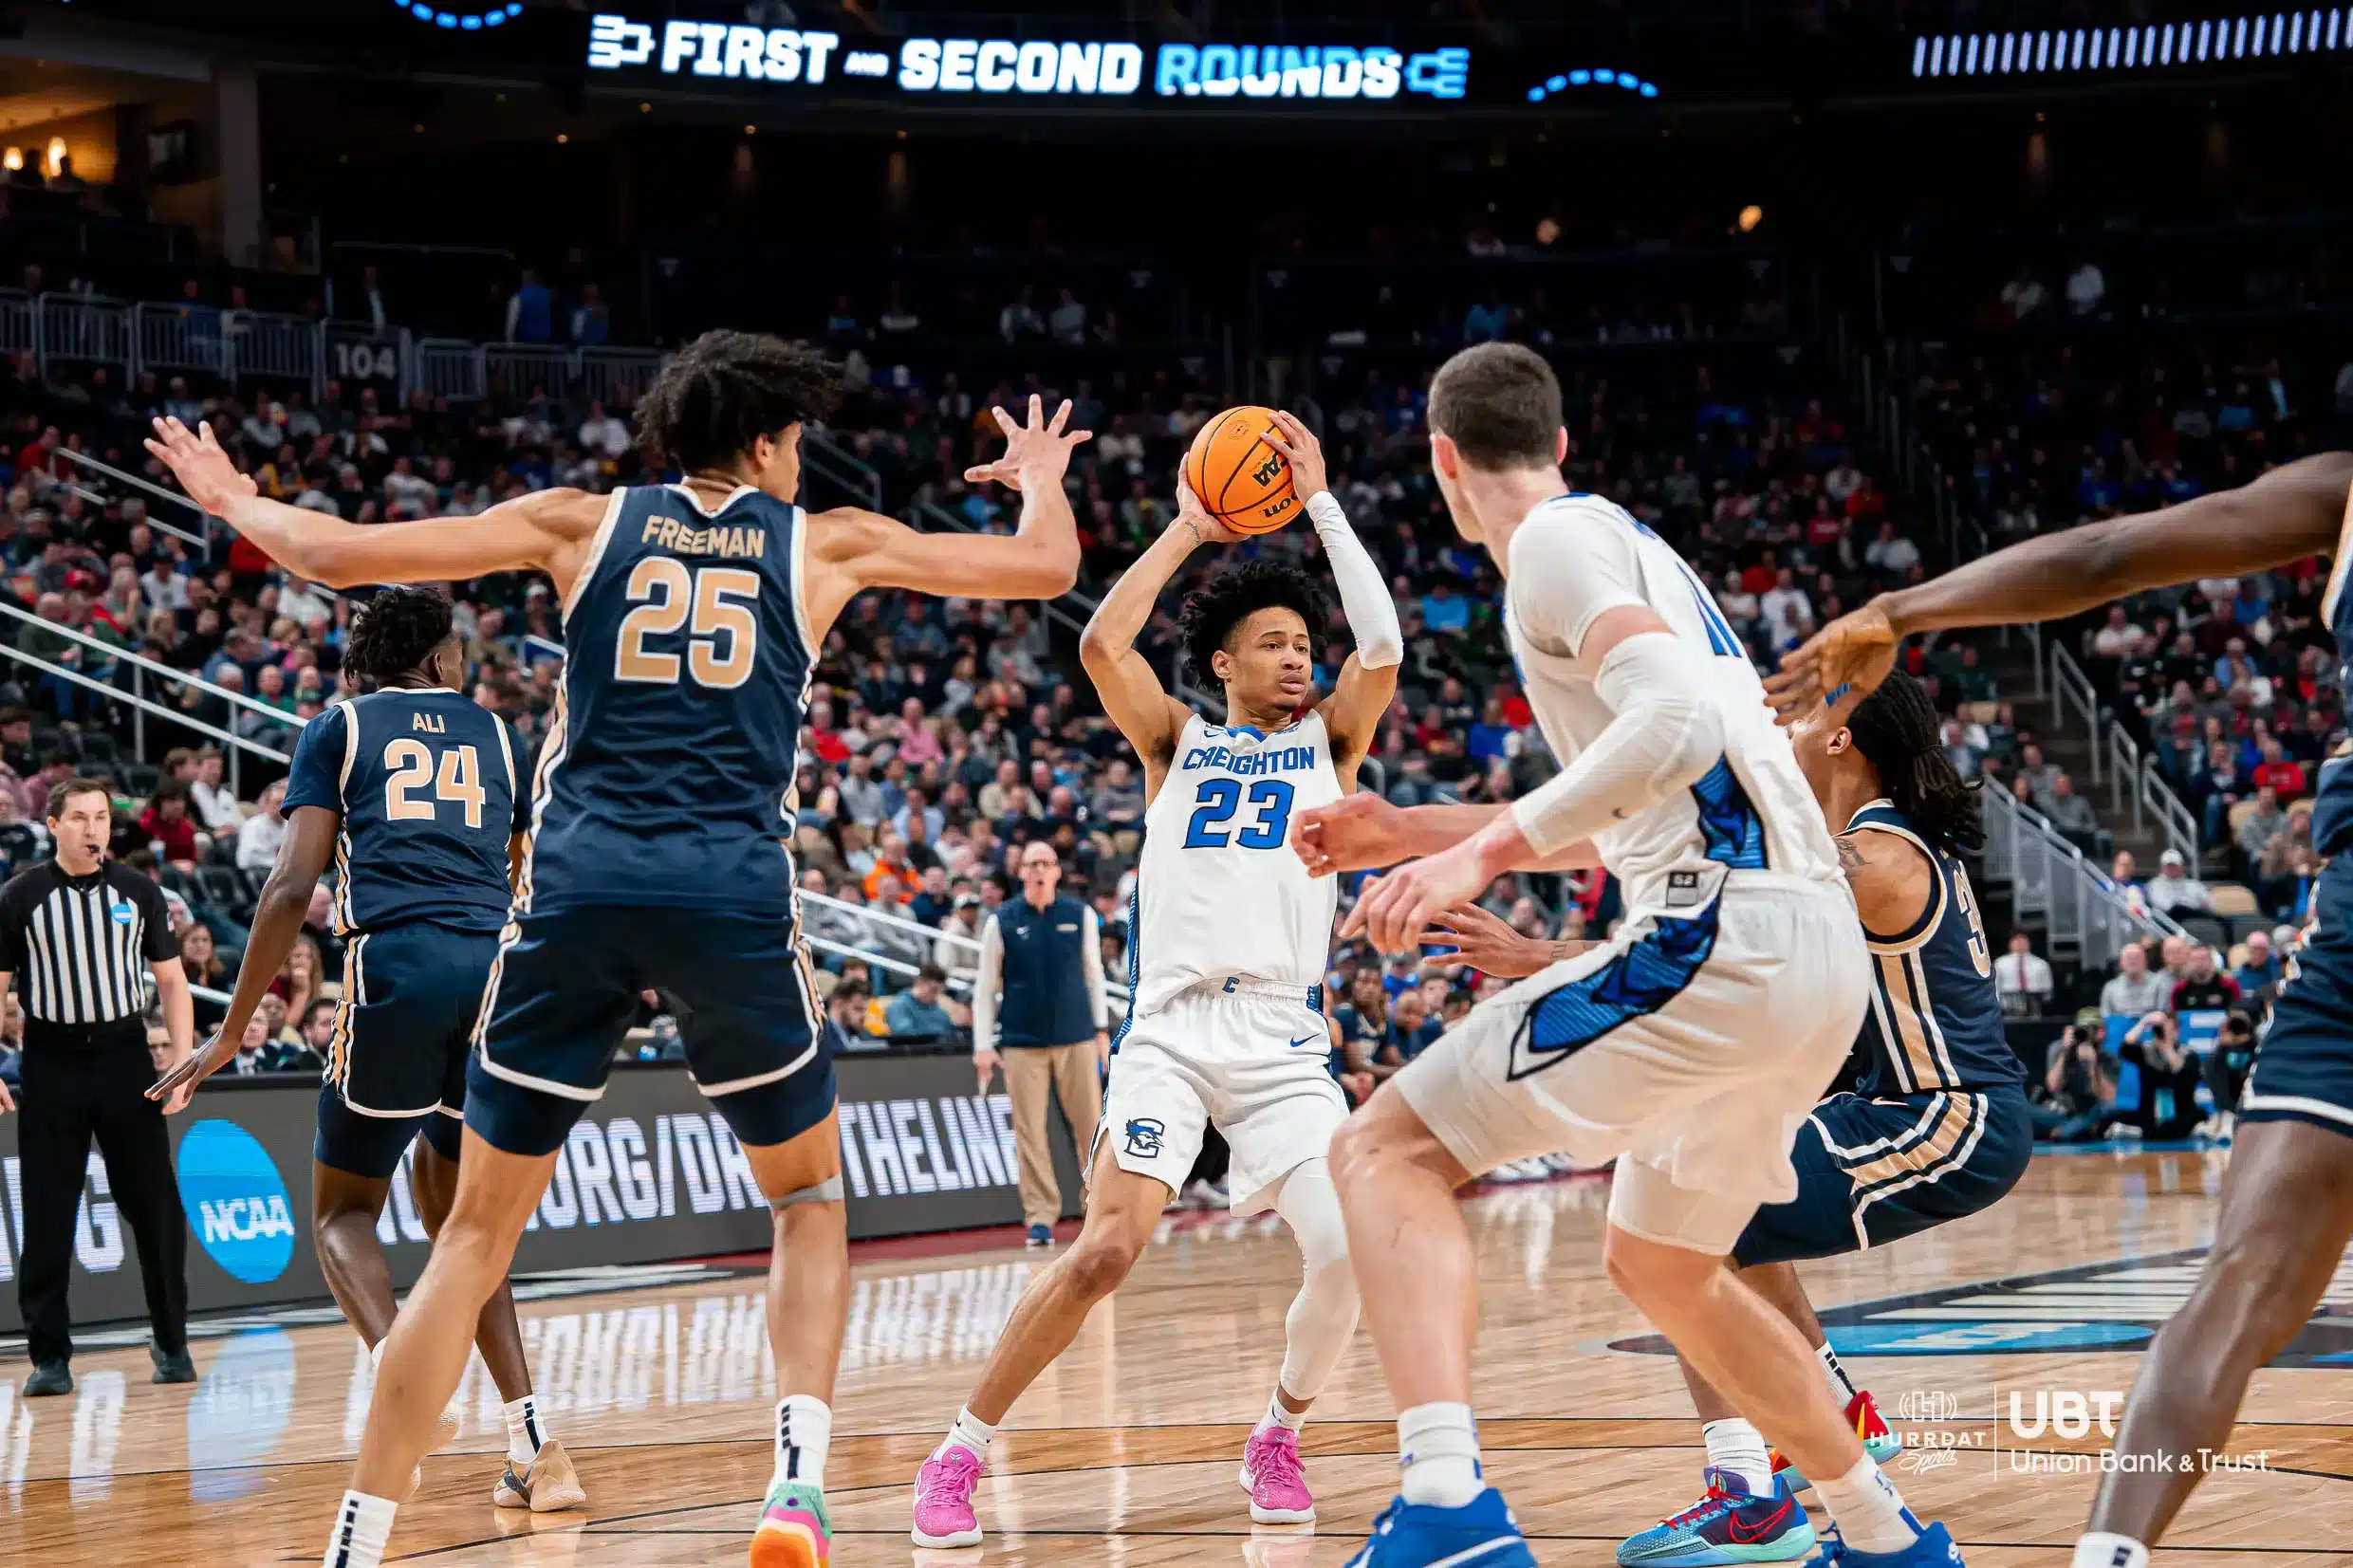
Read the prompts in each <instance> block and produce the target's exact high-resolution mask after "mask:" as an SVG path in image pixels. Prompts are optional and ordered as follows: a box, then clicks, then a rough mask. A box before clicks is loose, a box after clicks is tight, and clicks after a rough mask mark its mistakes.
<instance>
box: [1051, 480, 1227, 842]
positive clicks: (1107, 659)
mask: <svg viewBox="0 0 2353 1568" xmlns="http://www.w3.org/2000/svg"><path fill="white" fill-rule="evenodd" d="M1240 538H1241V536H1240V535H1239V534H1237V533H1235V532H1234V531H1233V530H1232V529H1231V528H1229V527H1227V526H1225V525H1223V524H1222V523H1219V522H1218V521H1217V520H1216V519H1215V518H1214V517H1212V516H1210V514H1209V513H1208V511H1206V510H1205V509H1204V508H1203V507H1202V506H1201V503H1200V502H1199V501H1198V500H1197V499H1195V496H1194V493H1193V491H1192V490H1191V489H1187V488H1186V485H1185V481H1184V476H1183V475H1181V474H1179V475H1178V476H1177V518H1176V521H1175V522H1173V523H1171V524H1169V526H1167V527H1166V528H1165V529H1163V530H1161V533H1160V537H1159V538H1158V539H1156V540H1154V541H1153V542H1152V547H1151V548H1150V549H1147V550H1146V551H1144V553H1143V554H1142V555H1141V556H1139V557H1138V558H1137V560H1136V563H1135V564H1134V565H1132V566H1130V567H1128V569H1127V570H1126V571H1124V572H1121V574H1120V578H1119V581H1116V582H1114V583H1112V585H1111V591H1110V592H1109V593H1107V594H1105V595H1103V597H1102V603H1100V604H1098V605H1096V606H1095V614H1094V615H1093V616H1092V617H1091V618H1089V619H1088V620H1087V623H1086V630H1085V631H1084V632H1083V633H1081V634H1080V635H1079V662H1080V663H1081V664H1082V665H1084V666H1085V668H1086V676H1087V679H1089V680H1091V681H1093V682H1094V683H1095V692H1096V694H1097V695H1099V696H1101V697H1102V705H1103V711H1104V712H1106V713H1108V714H1110V715H1111V722H1112V723H1113V724H1116V725H1118V726H1119V727H1120V733H1121V734H1122V735H1124V736H1126V737H1127V744H1128V745H1130V746H1132V747H1135V748H1136V755H1137V756H1139V757H1140V758H1142V759H1143V765H1144V799H1145V800H1146V801H1149V800H1151V799H1152V798H1153V797H1154V796H1156V795H1158V793H1159V792H1160V779H1161V776H1162V775H1163V774H1164V773H1165V772H1167V770H1168V764H1169V759H1170V758H1171V757H1172V756H1173V755H1175V753H1176V749H1177V736H1178V735H1180V734H1182V733H1184V728H1185V720H1186V719H1187V718H1189V717H1191V716H1192V711H1193V710H1191V709H1189V708H1187V707H1186V706H1185V705H1184V704H1183V703H1181V702H1178V701H1177V699H1176V698H1175V697H1172V696H1170V695H1169V694H1168V689H1167V688H1166V687H1164V686H1162V685H1161V684H1160V677H1159V676H1158V674H1157V673H1154V671H1153V668H1152V666H1151V665H1150V664H1149V663H1147V662H1146V661H1145V659H1144V656H1143V655H1141V654H1139V653H1138V652H1136V638H1137V637H1138V636H1139V635H1140V634H1141V633H1142V631H1143V629H1144V623H1145V622H1146V621H1148V620H1150V619H1151V618H1152V607H1153V606H1154V605H1156V604H1158V602H1159V601H1160V590H1161V589H1163V588H1165V587H1167V586H1168V581H1169V579H1171V578H1173V577H1175V576H1176V575H1177V568H1178V567H1180V566H1182V565H1183V564H1184V563H1185V562H1186V561H1187V559H1189V558H1190V557H1191V556H1192V554H1193V552H1194V551H1195V550H1197V549H1199V548H1200V547H1201V546H1202V545H1204V544H1233V543H1234V542H1236V541H1237V540H1238V539H1240Z"/></svg>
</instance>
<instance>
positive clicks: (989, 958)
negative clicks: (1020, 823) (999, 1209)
mask: <svg viewBox="0 0 2353 1568" xmlns="http://www.w3.org/2000/svg"><path fill="white" fill-rule="evenodd" d="M1020 865H1021V896H1020V897H1018V898H1016V899H1013V900H1012V901H1011V902H1010V903H1007V904H1004V905H1001V906H999V907H998V910H997V912H996V913H994V914H992V915H991V916H990V917H989V920H988V922H987V924H985V925H984V926H983V927H982V928H981V932H980V973H979V975H978V976H977V977H975V979H974V980H973V1064H974V1065H975V1066H976V1067H977V1068H979V1070H980V1084H981V1088H982V1090H983V1091H986V1090H987V1088H988V1086H989V1074H990V1070H991V1068H994V1067H995V1066H997V1065H998V1064H999V1063H1000V1062H1002V1063H1003V1064H1004V1067H1005V1089H1006V1092H1007V1093H1008V1094H1009V1095H1010V1096H1011V1097H1012V1099H1013V1139H1014V1143H1015V1145H1016V1146H1017V1148H1018V1149H1019V1151H1020V1155H1021V1212H1022V1219H1023V1221H1024V1223H1026V1224H1027V1225H1028V1227H1029V1245H1031V1246H1051V1245H1053V1243H1054V1221H1055V1220H1056V1219H1058V1218H1060V1217H1061V1214H1062V1188H1061V1186H1060V1184H1059V1183H1058V1182H1057V1181H1056V1180H1055V1177H1054V1155H1053V1149H1052V1146H1051V1145H1050V1144H1048V1143H1047V1135H1046V1127H1047V1101H1048V1100H1049V1099H1053V1098H1059V1099H1060V1100H1061V1101H1062V1114H1063V1116H1064V1117H1065V1119H1066V1120H1067V1121H1068V1122H1069V1123H1070V1133H1071V1135H1072V1136H1073V1137H1074V1138H1076V1139H1077V1140H1078V1146H1079V1158H1080V1159H1081V1160H1082V1161H1084V1159H1085V1158H1086V1150H1087V1146H1088V1145H1089V1144H1091V1143H1092V1142H1094V1139H1095V1121H1096V1117H1097V1116H1099V1115H1100V1114H1101V1112H1102V1076H1101V1075H1102V1064H1103V1062H1104V1061H1106V1060H1108V1058H1109V1056H1110V1053H1111V1037H1110V1035H1109V1034H1108V1033H1106V1032H1105V1027H1106V1024H1107V1021H1108V1018H1109V1014H1108V1012H1107V1011H1106V1010H1105V1007H1104V1000H1103V972H1102V935H1101V932H1100V930H1099V927H1098V923H1097V921H1096V919H1095V912H1094V911H1093V910H1091V909H1089V908H1088V907H1087V906H1086V905H1085V904H1084V902H1083V901H1081V900H1079V899H1077V898H1073V897H1070V896H1069V895H1066V894H1059V893H1057V892H1056V891H1055V889H1056V887H1057V886H1058V885H1059V884H1060V883H1061V881H1062V861H1061V859H1060V858H1058V857H1057V856H1056V855H1055V854H1054V846H1053V845H1051V844H1049V843H1046V842H1044V841H1042V840H1041V841H1039V842H1035V843H1030V844H1027V845H1025V846H1023V848H1022V851H1021V861H1020ZM1000 991H1001V992H1002V996H1001V997H1000V994H999V993H1000Z"/></svg>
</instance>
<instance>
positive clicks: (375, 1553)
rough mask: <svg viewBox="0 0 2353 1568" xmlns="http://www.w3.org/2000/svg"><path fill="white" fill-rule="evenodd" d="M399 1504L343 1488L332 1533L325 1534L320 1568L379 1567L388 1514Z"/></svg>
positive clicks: (389, 1521)
mask: <svg viewBox="0 0 2353 1568" xmlns="http://www.w3.org/2000/svg"><path fill="white" fill-rule="evenodd" d="M399 1506H400V1505H399V1504H398V1503H395V1502H393V1501H392V1499H390V1498H388V1497H370V1496H368V1495H367V1493H365V1492H345V1493H344V1494H343V1503H341V1504H340V1505H338V1506H337V1508H336V1510H335V1533H334V1534H333V1535H332V1536H329V1537H328V1538H327V1542H326V1556H325V1557H324V1558H322V1559H319V1560H320V1564H321V1568H379V1564H380V1563H381V1562H382V1561H383V1560H384V1547H385V1543H386V1542H388V1541H390V1540H392V1516H393V1512H394V1510H396V1509H397V1508H398V1507H399Z"/></svg>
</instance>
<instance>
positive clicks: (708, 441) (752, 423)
mask: <svg viewBox="0 0 2353 1568" xmlns="http://www.w3.org/2000/svg"><path fill="white" fill-rule="evenodd" d="M841 398H842V369H841V367H840V366H839V365H837V364H835V363H834V362H833V361H832V360H828V359H826V358H825V357H824V355H823V354H821V353H819V352H818V351H817V350H816V349H814V348H811V347H810V346H809V345H808V344H806V343H799V342H787V341H785V340H784V339H782V338H771V337H769V336H767V335H765V334H762V333H757V332H731V331H727V330H724V329H721V330H718V331H713V332H706V333H704V334H703V335H702V336H701V337H699V338H697V339H695V341H693V342H691V343H689V344H687V345H686V346H685V347H684V348H682V349H680V350H679V351H678V353H677V356H676V358H675V359H673V360H671V361H670V362H669V363H668V364H666V365H664V366H662V369H661V374H660V375H658V376H657V377H655V378H654V384H653V385H652V386H651V387H649V388H647V389H646V393H645V396H644V397H641V398H639V400H638V450H639V452H640V453H642V454H643V455H644V457H645V459H646V461H647V462H648V463H651V464H653V465H655V466H656V467H660V466H662V465H664V464H669V465H675V466H676V468H677V469H678V470H680V471H682V472H685V473H699V472H702V471H704V470H709V469H713V468H720V467H723V466H725V465H726V464H729V463H732V462H733V461H734V460H735V459H736V458H737V457H739V456H741V455H742V454H743V453H745V452H750V450H751V443H752V442H753V441H755V440H757V439H758V438H759V437H761V436H763V435H766V436H769V437H771V438H773V437H774V436H776V435H777V434H779V433H780V432H782V431H783V430H784V429H785V427H786V426H787V425H796V424H801V423H804V422H805V421H807V420H811V419H823V418H824V417H825V416H826V415H829V414H831V413H832V412H833V410H834V406H835V405H836V404H837V403H839V402H840V401H841Z"/></svg>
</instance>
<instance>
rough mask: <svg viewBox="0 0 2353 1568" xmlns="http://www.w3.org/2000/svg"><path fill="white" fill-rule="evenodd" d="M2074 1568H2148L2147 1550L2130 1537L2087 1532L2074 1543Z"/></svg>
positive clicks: (2103, 1532)
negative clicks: (2081, 1538)
mask: <svg viewBox="0 0 2353 1568" xmlns="http://www.w3.org/2000/svg"><path fill="white" fill-rule="evenodd" d="M2074 1568H2149V1549H2148V1548H2147V1547H2146V1546H2143V1545H2141V1544H2140V1542H2139V1541H2137V1540H2133V1538H2132V1537H2130V1536H2118V1535H2110V1534H2109V1533H2108V1532H2107V1531H2105V1530H2087V1531H2085V1532H2084V1539H2083V1540H2079V1541H2077V1542H2076V1543H2075V1563H2074Z"/></svg>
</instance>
